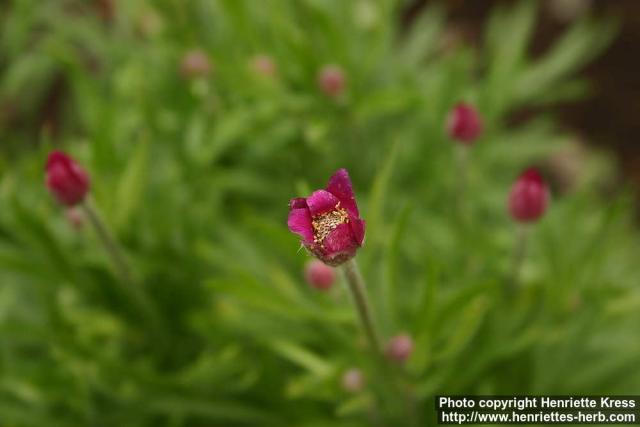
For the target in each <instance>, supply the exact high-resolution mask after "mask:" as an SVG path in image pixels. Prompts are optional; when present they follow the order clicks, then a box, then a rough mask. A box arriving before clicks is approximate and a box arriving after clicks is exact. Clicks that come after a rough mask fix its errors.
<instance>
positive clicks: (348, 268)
mask: <svg viewBox="0 0 640 427" xmlns="http://www.w3.org/2000/svg"><path fill="white" fill-rule="evenodd" d="M343 268H344V274H345V277H346V278H347V284H348V287H349V292H350V293H351V298H352V299H353V302H354V304H355V306H356V311H357V312H358V317H360V322H361V323H362V327H363V328H364V331H365V334H366V335H367V339H368V340H369V345H370V346H371V348H372V349H373V350H374V351H375V352H376V354H377V355H379V356H382V344H381V341H380V337H379V335H378V331H377V330H376V327H375V324H374V321H373V316H372V314H371V306H370V304H369V299H368V298H367V290H366V286H365V283H364V280H363V279H362V275H361V274H360V270H359V269H358V264H357V263H356V261H355V259H354V258H352V259H350V260H349V261H347V262H346V263H344V266H343Z"/></svg>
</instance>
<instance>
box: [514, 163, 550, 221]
mask: <svg viewBox="0 0 640 427" xmlns="http://www.w3.org/2000/svg"><path fill="white" fill-rule="evenodd" d="M548 203H549V189H548V187H547V184H546V183H545V182H544V179H543V178H542V175H540V173H539V172H538V170H537V169H534V168H530V169H527V170H526V171H524V172H523V173H522V175H520V177H519V178H518V180H517V181H516V182H515V183H514V184H513V187H511V193H510V194H509V201H508V205H509V212H510V213H511V216H512V217H513V219H515V220H516V221H518V222H534V221H536V220H538V219H539V218H540V217H541V216H542V215H543V214H544V212H545V210H546V209H547V205H548Z"/></svg>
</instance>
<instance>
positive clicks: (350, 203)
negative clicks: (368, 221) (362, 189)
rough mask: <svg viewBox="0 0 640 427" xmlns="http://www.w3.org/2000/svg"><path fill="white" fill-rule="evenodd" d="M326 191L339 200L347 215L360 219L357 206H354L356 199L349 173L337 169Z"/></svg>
mask: <svg viewBox="0 0 640 427" xmlns="http://www.w3.org/2000/svg"><path fill="white" fill-rule="evenodd" d="M327 191H328V192H330V193H331V194H333V195H334V196H336V197H337V198H338V200H340V204H341V206H342V207H343V208H345V209H346V210H347V212H349V214H351V215H353V216H355V217H360V213H359V212H358V205H357V204H356V199H355V196H354V195H353V186H352V185H351V178H349V173H348V172H347V170H346V169H338V170H337V171H336V173H334V174H333V176H332V177H331V178H330V179H329V184H328V185H327Z"/></svg>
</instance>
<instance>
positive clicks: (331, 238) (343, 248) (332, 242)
mask: <svg viewBox="0 0 640 427" xmlns="http://www.w3.org/2000/svg"><path fill="white" fill-rule="evenodd" d="M322 245H323V246H324V250H325V252H326V253H327V255H328V256H330V257H333V256H334V255H336V254H339V253H342V252H353V251H355V249H356V248H357V246H358V245H357V242H356V241H355V240H354V237H353V231H352V230H351V226H350V225H349V224H346V223H345V224H340V225H338V226H337V227H336V228H335V229H334V230H333V231H332V232H331V233H329V235H328V236H327V237H325V239H324V240H323V241H322Z"/></svg>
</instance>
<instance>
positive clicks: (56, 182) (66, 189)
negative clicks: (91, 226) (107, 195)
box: [45, 151, 89, 206]
mask: <svg viewBox="0 0 640 427" xmlns="http://www.w3.org/2000/svg"><path fill="white" fill-rule="evenodd" d="M45 184H46V186H47V188H48V189H49V191H50V192H51V193H52V194H53V195H54V197H55V198H56V200H58V202H60V203H61V204H63V205H65V206H74V205H77V204H78V203H80V202H82V201H83V200H84V198H85V196H86V195H87V193H88V191H89V176H88V175H87V173H86V172H85V171H84V170H83V169H82V168H81V167H80V165H78V164H77V163H76V162H75V161H74V160H73V159H72V158H71V157H69V156H67V155H66V154H64V153H62V152H60V151H54V152H52V153H51V154H49V159H48V160H47V165H46V180H45Z"/></svg>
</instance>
